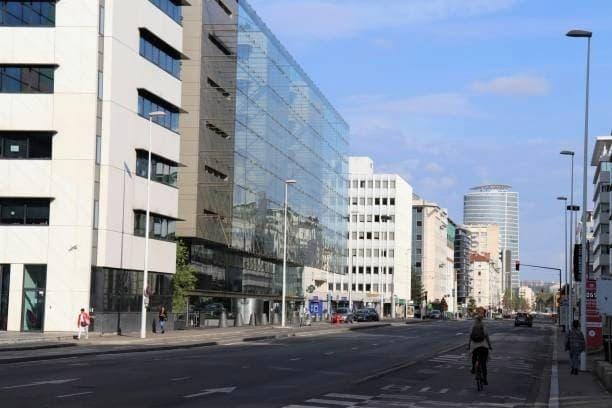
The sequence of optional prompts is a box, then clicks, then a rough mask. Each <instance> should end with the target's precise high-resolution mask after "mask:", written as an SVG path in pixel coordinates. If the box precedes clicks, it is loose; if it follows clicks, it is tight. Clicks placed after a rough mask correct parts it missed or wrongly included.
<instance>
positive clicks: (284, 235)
mask: <svg viewBox="0 0 612 408" xmlns="http://www.w3.org/2000/svg"><path fill="white" fill-rule="evenodd" d="M295 183H297V181H296V180H285V216H284V218H285V228H284V230H283V296H282V304H281V313H282V314H283V315H282V316H281V326H282V327H285V319H286V310H285V297H286V295H287V194H288V190H289V184H295Z"/></svg>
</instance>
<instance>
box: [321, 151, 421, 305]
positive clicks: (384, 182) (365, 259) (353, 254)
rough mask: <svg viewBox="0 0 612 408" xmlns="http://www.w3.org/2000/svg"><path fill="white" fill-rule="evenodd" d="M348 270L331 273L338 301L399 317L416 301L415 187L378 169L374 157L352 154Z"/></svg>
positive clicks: (330, 287) (333, 294)
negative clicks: (413, 269)
mask: <svg viewBox="0 0 612 408" xmlns="http://www.w3.org/2000/svg"><path fill="white" fill-rule="evenodd" d="M349 182H350V187H349V208H348V212H349V219H350V222H349V236H348V258H349V259H348V271H347V273H346V274H344V275H342V274H328V278H327V281H328V290H329V293H330V294H331V299H332V302H334V303H336V304H337V305H339V306H348V307H352V308H355V309H359V308H361V307H373V308H376V309H377V310H378V311H379V313H381V314H382V313H384V315H385V316H392V317H395V316H396V315H401V314H402V313H403V312H404V311H405V306H406V305H407V304H408V303H409V302H410V277H411V275H410V274H411V270H410V264H411V263H410V258H411V240H410V237H411V225H412V187H411V186H410V185H409V184H408V183H407V182H406V181H404V179H402V178H401V177H400V176H399V175H397V174H377V173H375V172H374V163H373V161H372V159H370V158H368V157H350V158H349Z"/></svg>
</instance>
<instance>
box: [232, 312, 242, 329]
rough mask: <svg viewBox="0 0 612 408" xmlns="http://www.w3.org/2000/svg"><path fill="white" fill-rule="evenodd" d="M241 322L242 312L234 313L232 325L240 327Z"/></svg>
mask: <svg viewBox="0 0 612 408" xmlns="http://www.w3.org/2000/svg"><path fill="white" fill-rule="evenodd" d="M243 324H244V322H243V321H242V313H236V316H235V317H234V327H242V325H243Z"/></svg>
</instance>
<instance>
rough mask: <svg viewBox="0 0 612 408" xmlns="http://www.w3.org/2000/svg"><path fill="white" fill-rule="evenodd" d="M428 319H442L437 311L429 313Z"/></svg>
mask: <svg viewBox="0 0 612 408" xmlns="http://www.w3.org/2000/svg"><path fill="white" fill-rule="evenodd" d="M429 318H430V319H435V320H440V319H441V318H442V313H441V312H440V311H439V310H432V311H431V312H429Z"/></svg>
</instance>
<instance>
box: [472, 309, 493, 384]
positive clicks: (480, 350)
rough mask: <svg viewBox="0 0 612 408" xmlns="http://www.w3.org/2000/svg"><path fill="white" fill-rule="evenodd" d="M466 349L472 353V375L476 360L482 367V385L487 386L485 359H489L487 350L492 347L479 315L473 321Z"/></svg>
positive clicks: (474, 370)
mask: <svg viewBox="0 0 612 408" xmlns="http://www.w3.org/2000/svg"><path fill="white" fill-rule="evenodd" d="M468 349H469V350H470V352H471V353H472V374H474V373H475V372H476V360H478V363H479V364H480V367H482V376H483V383H484V385H489V383H488V382H487V358H488V357H489V350H493V347H491V341H490V340H489V334H488V333H487V331H486V330H485V327H484V324H483V323H482V315H481V314H480V313H479V314H478V315H477V316H476V319H475V320H474V326H472V332H471V333H470V339H469V342H468Z"/></svg>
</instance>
